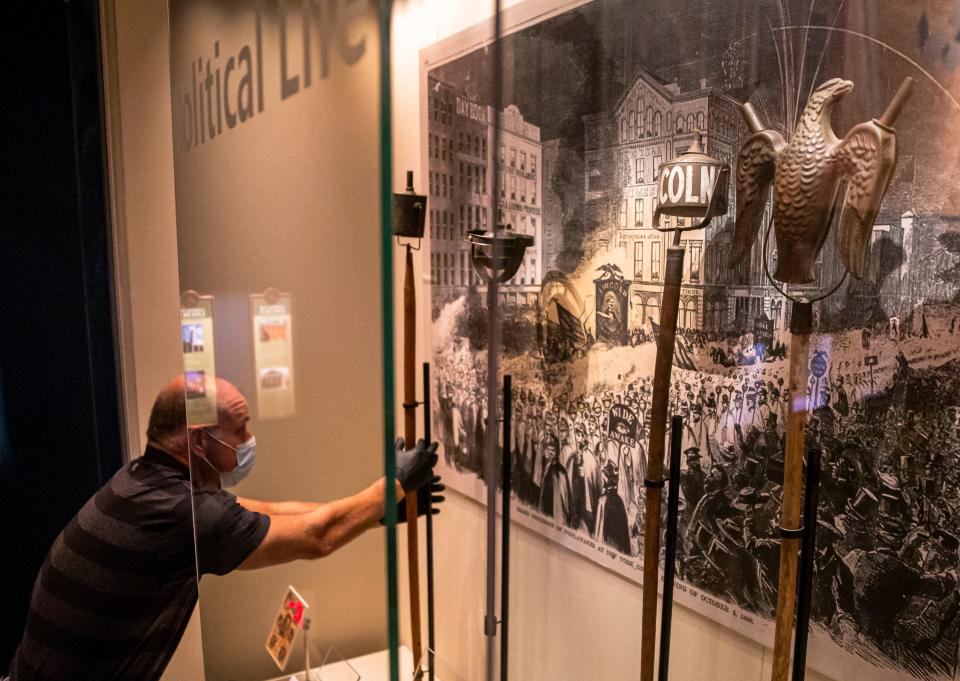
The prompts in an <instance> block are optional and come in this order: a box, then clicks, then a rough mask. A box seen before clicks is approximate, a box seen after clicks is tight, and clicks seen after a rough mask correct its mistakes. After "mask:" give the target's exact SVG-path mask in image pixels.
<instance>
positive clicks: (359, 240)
mask: <svg viewBox="0 0 960 681" xmlns="http://www.w3.org/2000/svg"><path fill="white" fill-rule="evenodd" d="M169 7H170V28H171V83H170V91H169V94H168V97H167V98H166V99H165V100H158V101H157V105H158V106H161V105H167V106H168V107H169V106H170V103H171V99H172V102H173V105H172V109H173V112H174V114H173V128H174V129H173V142H174V149H173V156H174V167H175V184H176V213H177V242H178V257H179V276H180V290H181V293H185V292H187V291H194V292H196V293H197V294H199V295H200V296H213V311H214V322H213V326H212V329H213V331H214V336H213V338H210V337H209V336H207V337H205V338H203V339H202V340H201V341H200V345H204V347H203V352H205V353H209V351H210V347H209V345H210V344H211V343H212V345H213V350H214V351H215V371H216V375H217V376H218V377H220V378H225V379H227V380H229V381H231V382H233V383H234V384H235V385H237V387H239V389H240V390H241V391H242V392H243V393H244V394H245V395H246V396H247V397H248V399H249V403H250V413H251V417H252V421H251V427H250V430H251V432H253V433H254V434H255V435H256V437H257V459H256V465H255V467H254V469H253V471H252V473H251V474H250V476H249V478H247V479H246V480H244V481H243V482H242V483H241V484H240V485H239V486H237V487H236V488H235V490H234V491H235V492H236V493H237V494H238V495H239V496H243V497H250V498H253V499H261V500H266V501H283V500H305V501H325V500H332V499H336V498H340V497H344V496H347V495H349V494H353V493H355V492H357V491H359V490H361V489H364V488H365V487H367V486H368V485H369V484H371V483H372V482H373V481H374V480H376V479H377V478H378V477H379V476H380V475H382V472H383V448H382V443H383V419H382V413H381V408H380V405H381V404H382V398H381V390H382V372H381V364H382V349H381V343H382V335H381V305H380V296H381V277H380V213H379V159H380V147H379V135H378V132H377V131H378V129H379V128H378V121H379V118H378V106H379V101H380V100H379V85H378V76H377V73H378V38H377V26H376V10H377V7H376V3H373V2H367V1H365V0H353V1H350V2H337V3H319V4H317V5H316V6H315V11H314V12H313V13H309V12H308V13H305V12H304V6H303V5H301V4H295V3H283V2H274V3H269V2H268V3H256V2H240V3H238V2H214V3H211V2H206V1H196V2H194V1H182V0H173V1H172V2H171V3H170V5H169ZM269 289H272V290H274V291H276V292H277V293H278V294H282V295H283V296H289V301H290V305H289V307H288V308H287V309H286V311H285V313H284V314H281V315H279V316H273V317H271V320H270V321H269V323H268V322H267V321H264V320H263V319H260V321H257V322H256V327H254V322H255V320H254V318H253V314H252V310H251V305H252V304H253V302H252V300H253V299H252V298H251V296H264V295H265V294H266V298H265V299H260V301H261V304H262V303H264V302H265V303H266V305H263V307H267V308H273V307H276V306H275V305H274V303H275V302H276V301H275V300H272V299H271V297H270V295H269V294H267V292H268V290H269ZM184 306H185V307H189V303H185V304H184ZM258 309H259V308H258ZM258 314H260V313H258ZM184 328H185V329H186V328H188V327H187V322H186V321H185V322H184ZM265 342H266V343H279V344H280V346H281V349H283V348H285V350H283V352H281V355H282V357H280V358H274V359H273V360H264V359H263V356H261V354H259V353H260V352H261V351H262V350H263V348H264V343H265ZM195 350H197V347H196V346H194V347H192V348H186V347H185V366H186V367H187V369H188V370H189V369H190V366H189V365H188V364H186V362H187V361H188V360H190V359H191V358H190V355H195V354H197V353H195V352H193V351H195ZM211 368H212V367H211V366H206V368H205V370H206V371H207V372H208V373H209V371H210V369H211ZM278 393H282V394H281V395H280V396H281V397H282V399H280V400H279V401H278V400H276V399H274V398H275V397H277V396H278ZM188 394H189V393H188ZM188 412H189V408H188ZM197 551H198V556H199V559H200V562H201V564H202V563H203V556H204V552H205V551H215V547H210V546H205V545H204V543H203V541H202V540H201V541H199V542H198V546H197ZM384 564H385V556H384V538H383V533H382V532H377V531H373V532H369V533H367V534H365V535H363V536H361V537H360V538H358V539H356V540H355V541H354V542H352V543H350V544H349V545H347V546H346V547H344V548H343V549H341V550H340V551H338V552H336V553H335V554H333V555H331V556H329V557H326V558H324V559H322V560H319V561H299V562H295V563H291V564H288V565H284V566H280V567H275V568H270V569H266V570H257V571H255V572H242V571H238V572H234V573H232V574H230V575H227V576H226V577H222V578H220V577H215V576H213V575H206V576H204V577H203V579H202V580H201V589H200V614H201V620H202V633H203V655H204V668H205V672H206V678H207V679H208V680H210V681H213V680H214V679H223V680H224V681H226V680H227V679H238V680H239V679H259V678H268V677H270V676H272V675H275V674H276V673H277V671H278V670H277V668H276V666H275V665H274V662H273V661H272V660H271V659H270V657H269V656H268V655H267V654H266V651H265V650H264V644H265V643H266V642H267V639H268V634H269V632H270V627H271V626H272V625H273V621H274V617H275V614H276V612H277V609H278V607H280V604H281V601H282V600H283V599H284V595H285V593H286V590H287V587H288V586H293V587H294V588H295V589H296V590H297V591H298V592H299V593H300V594H301V595H302V597H303V598H304V599H305V600H306V602H307V603H308V604H309V605H310V606H311V607H312V608H313V610H312V612H313V613H315V614H314V615H313V616H312V621H313V624H312V628H311V639H312V640H313V642H314V645H315V648H314V652H313V655H312V657H313V658H314V659H315V660H320V659H322V657H323V651H324V650H325V648H326V647H329V646H330V645H331V644H335V645H336V648H337V653H336V654H338V655H345V656H349V655H355V654H360V653H366V652H370V651H372V650H378V649H382V648H383V647H385V645H386V633H385V632H386V596H385V583H386V582H385V579H384ZM331 659H334V658H331ZM301 660H302V650H301V646H300V645H298V646H296V647H295V649H294V651H293V652H292V654H291V655H290V656H289V665H290V666H288V667H287V668H288V669H290V668H291V667H295V666H296V665H298V664H300V663H301Z"/></svg>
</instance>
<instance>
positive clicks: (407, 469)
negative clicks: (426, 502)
mask: <svg viewBox="0 0 960 681" xmlns="http://www.w3.org/2000/svg"><path fill="white" fill-rule="evenodd" d="M394 446H395V448H396V453H397V458H396V478H397V482H399V483H400V486H401V487H403V491H404V492H405V493H408V494H409V493H410V492H413V491H416V490H418V489H420V488H421V487H423V486H424V485H427V484H428V483H429V482H430V481H431V480H432V479H433V467H434V466H435V465H436V464H437V447H438V446H439V445H438V443H436V442H431V443H430V445H429V446H428V445H427V442H426V440H422V439H421V440H417V446H416V447H414V448H413V449H404V448H403V438H399V437H398V438H397V441H396V443H395V445H394Z"/></svg>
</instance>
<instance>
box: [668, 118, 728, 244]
mask: <svg viewBox="0 0 960 681" xmlns="http://www.w3.org/2000/svg"><path fill="white" fill-rule="evenodd" d="M701 136H702V133H701V132H700V131H699V130H698V131H697V139H696V140H694V142H693V144H692V145H691V146H690V148H689V149H688V150H687V151H686V152H684V153H682V154H680V155H679V156H677V157H676V158H675V159H673V160H672V161H669V162H667V163H664V164H663V165H662V166H660V171H659V172H660V179H659V182H658V183H657V209H656V210H655V211H654V212H653V226H654V227H655V228H656V229H659V230H661V231H667V230H670V229H679V230H691V229H702V228H704V227H706V226H707V225H708V224H709V223H710V220H711V219H713V218H714V217H717V216H719V215H724V214H725V213H726V212H727V188H728V186H729V183H730V165H729V164H727V163H723V162H722V161H720V160H718V159H715V158H713V157H712V156H707V154H706V153H704V151H703V142H702V138H701ZM661 215H672V216H674V217H678V218H690V222H689V223H688V224H685V225H683V226H677V225H673V226H670V227H666V226H664V227H661V225H660V216H661ZM694 218H700V220H701V221H700V222H699V223H694V222H693V219H694Z"/></svg>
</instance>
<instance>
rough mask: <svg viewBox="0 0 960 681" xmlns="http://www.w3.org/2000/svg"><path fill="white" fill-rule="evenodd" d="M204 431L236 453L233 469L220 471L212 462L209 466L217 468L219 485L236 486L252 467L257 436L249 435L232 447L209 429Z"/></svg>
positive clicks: (255, 453)
mask: <svg viewBox="0 0 960 681" xmlns="http://www.w3.org/2000/svg"><path fill="white" fill-rule="evenodd" d="M204 432H206V434H207V435H209V436H210V437H212V438H213V439H214V440H216V441H217V442H219V443H220V444H222V445H223V446H224V447H226V448H227V449H231V450H233V452H234V453H235V454H236V455H237V466H236V468H234V469H233V470H230V471H226V472H222V471H219V470H217V469H216V467H215V466H213V464H210V465H211V467H213V469H214V470H217V473H218V474H219V475H220V486H221V487H223V488H227V487H236V486H237V485H239V484H240V481H241V480H243V479H244V478H245V477H247V475H249V473H250V471H251V470H252V469H253V462H254V459H255V458H256V456H257V438H256V437H255V436H253V435H251V436H250V439H249V440H247V441H246V442H241V443H240V444H239V445H237V446H236V447H234V446H232V445H228V444H227V443H226V442H224V441H223V440H221V439H220V438H218V437H217V436H216V435H214V434H213V433H211V432H210V431H209V430H207V431H204ZM208 463H209V461H208Z"/></svg>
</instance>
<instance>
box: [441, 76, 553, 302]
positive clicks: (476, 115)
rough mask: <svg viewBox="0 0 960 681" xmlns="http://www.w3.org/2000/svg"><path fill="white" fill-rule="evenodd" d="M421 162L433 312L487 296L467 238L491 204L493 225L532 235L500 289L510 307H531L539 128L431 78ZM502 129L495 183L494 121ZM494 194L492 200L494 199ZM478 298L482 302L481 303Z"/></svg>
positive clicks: (537, 250) (539, 239) (536, 268)
mask: <svg viewBox="0 0 960 681" xmlns="http://www.w3.org/2000/svg"><path fill="white" fill-rule="evenodd" d="M427 116H428V118H427V157H428V163H427V165H428V173H427V175H428V181H429V182H428V184H429V186H428V191H429V199H428V202H427V203H428V206H429V218H430V223H429V224H430V244H429V246H430V280H431V285H432V287H433V295H432V301H433V305H434V312H437V311H438V310H439V307H440V306H442V305H443V304H444V303H446V302H449V301H451V300H454V299H456V298H458V297H460V296H462V295H463V294H464V289H468V290H470V291H473V292H475V293H485V292H486V286H484V285H483V283H482V282H481V281H480V280H479V279H478V278H477V275H476V273H475V272H474V271H473V266H472V265H471V262H470V247H469V245H468V244H467V242H466V239H465V237H466V234H467V232H469V231H470V230H473V229H486V228H488V226H489V212H490V206H491V201H492V199H494V198H496V200H497V206H498V208H497V211H498V213H499V219H498V222H499V223H500V224H502V225H507V226H508V227H509V228H510V229H514V230H516V231H518V232H522V233H524V234H532V235H533V237H534V246H533V247H532V248H529V249H527V253H526V257H525V259H524V262H523V264H522V265H521V266H520V269H519V270H518V271H517V274H516V275H515V276H514V278H513V279H511V280H510V281H508V282H506V283H505V284H503V285H501V287H500V299H501V301H502V302H503V303H505V304H508V305H521V306H528V305H533V304H534V303H535V301H536V297H537V293H538V291H539V288H540V282H541V280H542V261H543V258H542V255H541V253H542V248H543V231H542V230H543V224H542V219H541V213H542V209H541V205H540V202H541V199H542V195H543V189H542V174H541V170H540V169H541V164H542V152H541V145H540V129H539V128H538V127H537V126H535V125H532V124H530V123H529V122H527V121H525V120H524V118H523V115H522V114H521V113H520V111H519V110H518V109H517V107H516V106H508V107H506V108H505V109H504V110H503V111H502V112H500V113H499V114H497V115H496V116H495V115H494V110H493V108H492V107H490V106H487V105H484V104H481V103H478V102H474V101H472V100H470V99H469V98H468V97H467V96H466V94H465V93H463V92H461V91H460V90H458V89H457V88H454V87H453V86H451V85H449V84H447V83H444V82H442V81H440V80H437V79H435V78H432V77H431V78H429V79H428V94H427ZM495 121H496V123H497V124H498V125H499V127H500V142H501V144H500V155H501V159H500V160H501V176H500V178H499V181H496V182H495V181H494V178H492V177H491V173H490V170H489V169H490V167H491V166H492V164H493V153H494V149H492V144H491V140H492V139H493V125H494V122H495ZM495 191H496V192H497V194H496V195H494V194H493V192H495ZM482 299H483V296H481V300H482Z"/></svg>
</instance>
